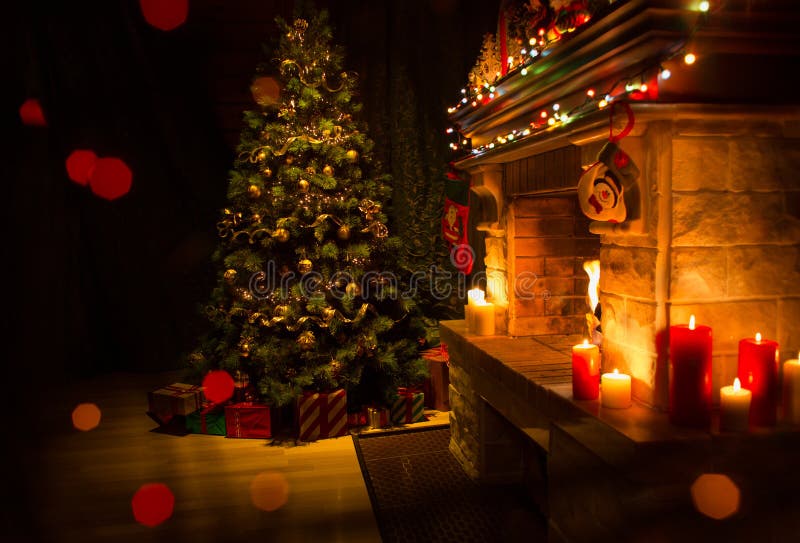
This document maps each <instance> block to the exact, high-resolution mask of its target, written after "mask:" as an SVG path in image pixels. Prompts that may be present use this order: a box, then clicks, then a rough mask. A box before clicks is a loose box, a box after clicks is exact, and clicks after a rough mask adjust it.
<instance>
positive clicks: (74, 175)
mask: <svg viewBox="0 0 800 543" xmlns="http://www.w3.org/2000/svg"><path fill="white" fill-rule="evenodd" d="M96 163H97V155H96V154H95V152H94V151H92V150H91V149H76V150H75V151H72V152H71V153H70V154H69V156H68V157H67V160H66V166H67V175H68V176H69V178H70V179H72V180H73V181H75V182H76V183H77V184H79V185H81V186H84V187H85V186H86V184H87V183H89V176H90V175H91V174H92V170H93V169H94V166H95V164H96Z"/></svg>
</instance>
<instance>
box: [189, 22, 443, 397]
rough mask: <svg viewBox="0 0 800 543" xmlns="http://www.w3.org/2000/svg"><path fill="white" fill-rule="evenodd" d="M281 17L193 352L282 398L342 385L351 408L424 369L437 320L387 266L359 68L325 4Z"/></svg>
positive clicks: (209, 365) (394, 250) (207, 364)
mask: <svg viewBox="0 0 800 543" xmlns="http://www.w3.org/2000/svg"><path fill="white" fill-rule="evenodd" d="M276 22H277V23H278V27H279V29H280V32H281V34H280V41H279V45H278V47H277V50H276V53H275V56H276V58H275V59H274V62H275V63H276V66H274V67H272V70H271V71H272V72H273V73H274V71H275V69H276V68H277V78H276V79H265V77H264V76H263V75H262V77H260V78H259V79H257V82H258V86H257V89H258V92H262V93H264V89H267V90H268V89H269V88H270V87H271V86H272V85H274V87H273V91H272V92H266V93H264V94H263V95H262V96H261V99H260V100H259V104H260V105H261V106H262V107H261V108H260V109H259V110H256V111H249V112H246V113H245V127H244V129H243V130H242V133H241V140H240V144H239V147H238V153H239V154H238V158H237V159H236V161H235V163H234V169H233V170H232V171H231V173H230V184H229V189H228V199H229V204H228V206H227V207H226V208H225V209H224V210H223V212H222V217H221V219H220V221H219V223H218V225H217V227H218V231H219V235H220V241H219V246H218V249H217V251H216V253H215V261H216V263H217V264H218V265H219V279H218V285H217V287H216V288H215V289H214V291H213V293H212V296H211V301H210V303H209V305H208V306H207V307H206V311H207V313H208V315H209V318H210V321H211V330H210V333H209V334H208V335H207V336H206V337H205V339H204V341H203V342H202V346H201V347H200V348H199V349H198V351H197V352H195V353H194V354H193V355H192V356H191V357H190V359H191V364H192V366H193V368H194V369H195V370H196V371H197V372H198V374H203V373H205V372H207V371H209V370H210V369H216V368H221V369H225V370H227V371H229V372H230V373H232V374H233V373H234V372H236V371H237V370H238V371H242V372H245V373H247V374H248V375H249V378H250V382H251V383H254V384H257V390H258V392H259V393H260V395H261V397H262V398H263V399H264V400H265V401H267V402H268V403H270V404H271V405H275V406H282V405H286V404H288V403H289V402H290V401H291V400H293V399H294V398H295V397H297V396H298V395H299V394H300V393H301V392H302V391H304V390H316V391H325V390H331V389H335V388H339V387H343V388H345V389H346V390H347V392H348V403H349V404H350V406H351V408H355V407H359V406H361V405H365V404H366V403H368V402H373V401H378V402H385V401H388V400H389V399H390V398H391V397H392V396H393V395H394V394H395V393H396V389H397V387H398V386H403V385H410V384H414V383H417V382H419V381H421V379H422V378H423V377H424V376H425V374H426V371H427V370H426V365H425V363H424V361H423V360H422V359H421V358H420V356H419V349H420V346H421V345H425V344H426V342H427V341H428V339H429V334H430V330H431V327H430V324H431V323H430V322H428V321H426V320H425V319H423V318H422V317H421V315H420V313H419V310H418V308H417V306H416V304H415V302H414V299H413V297H411V296H409V295H408V293H407V292H404V291H405V290H406V288H405V286H404V281H403V280H402V277H398V276H397V275H395V274H394V273H391V272H394V271H397V267H396V265H395V260H394V257H395V255H396V254H398V253H399V242H398V241H397V240H396V239H395V238H393V237H391V236H389V232H388V228H387V226H386V222H387V218H386V216H385V214H384V207H385V205H386V204H387V198H388V197H389V195H390V194H391V186H390V185H389V181H390V179H389V177H388V176H386V175H381V174H380V169H381V166H380V165H379V164H378V163H377V162H376V161H375V160H374V159H373V154H372V149H373V142H372V141H371V140H370V139H369V137H368V136H367V135H366V133H365V128H364V127H362V126H361V125H360V124H359V123H358V122H357V120H356V114H357V113H358V112H359V110H360V104H358V103H357V102H356V101H355V100H354V91H355V89H356V85H357V79H356V75H355V74H353V73H350V72H345V71H343V70H342V63H343V54H342V51H341V50H340V49H339V48H337V47H333V46H331V44H330V42H331V28H330V25H329V23H328V18H327V13H326V12H324V11H323V12H320V13H316V14H313V15H312V16H310V17H308V18H307V19H303V18H297V19H295V20H294V21H293V23H292V24H288V23H287V22H286V21H284V20H283V19H281V18H278V19H277V20H276ZM259 71H260V72H262V74H263V73H264V72H266V71H268V67H266V66H262V67H260V68H259ZM257 75H258V74H257ZM265 83H266V84H265ZM393 267H394V269H393Z"/></svg>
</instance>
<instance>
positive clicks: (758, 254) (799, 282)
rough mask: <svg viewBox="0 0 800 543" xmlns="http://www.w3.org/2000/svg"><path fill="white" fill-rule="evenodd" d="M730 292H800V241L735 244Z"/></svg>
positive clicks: (731, 252) (730, 257)
mask: <svg viewBox="0 0 800 543" xmlns="http://www.w3.org/2000/svg"><path fill="white" fill-rule="evenodd" d="M728 295H729V296H731V297H746V296H768V295H776V296H792V295H794V296H797V295H800V245H794V246H791V245H790V246H782V245H761V246H748V247H731V248H730V249H729V250H728Z"/></svg>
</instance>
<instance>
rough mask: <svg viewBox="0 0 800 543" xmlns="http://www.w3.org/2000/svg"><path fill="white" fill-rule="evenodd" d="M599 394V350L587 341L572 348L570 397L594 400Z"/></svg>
mask: <svg viewBox="0 0 800 543" xmlns="http://www.w3.org/2000/svg"><path fill="white" fill-rule="evenodd" d="M599 394H600V349H599V348H598V347H597V345H591V344H590V343H589V340H588V339H584V340H583V343H582V344H578V345H575V346H574V347H572V396H573V398H575V399H576V400H596V399H597V396H598V395H599Z"/></svg>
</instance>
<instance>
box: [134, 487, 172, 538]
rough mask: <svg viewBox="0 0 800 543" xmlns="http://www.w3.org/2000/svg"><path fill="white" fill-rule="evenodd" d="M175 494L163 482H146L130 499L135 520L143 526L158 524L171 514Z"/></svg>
mask: <svg viewBox="0 0 800 543" xmlns="http://www.w3.org/2000/svg"><path fill="white" fill-rule="evenodd" d="M174 507H175V496H174V495H173V494H172V491H171V490H170V489H169V487H168V486H167V485H165V484H164V483H146V484H143V485H142V486H140V487H139V490H137V491H136V493H135V494H134V495H133V498H132V499H131V509H132V510H133V518H135V519H136V522H138V523H139V524H143V525H145V526H149V527H151V528H152V527H153V526H158V525H159V524H161V523H162V522H164V521H165V520H167V519H168V518H169V517H171V516H172V510H173V509H174Z"/></svg>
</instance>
